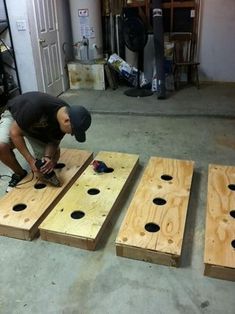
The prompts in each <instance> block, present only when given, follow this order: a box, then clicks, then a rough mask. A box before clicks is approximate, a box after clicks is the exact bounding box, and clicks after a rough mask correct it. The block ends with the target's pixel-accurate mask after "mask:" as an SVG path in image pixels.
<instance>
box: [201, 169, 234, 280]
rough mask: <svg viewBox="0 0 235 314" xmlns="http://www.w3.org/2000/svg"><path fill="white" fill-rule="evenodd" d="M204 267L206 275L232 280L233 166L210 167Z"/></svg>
mask: <svg viewBox="0 0 235 314" xmlns="http://www.w3.org/2000/svg"><path fill="white" fill-rule="evenodd" d="M204 263H205V275H207V276H212V277H216V278H222V279H223V278H224V279H228V278H229V277H231V278H233V280H235V167H232V166H221V165H213V164H211V165H209V173H208V188H207V210H206V229H205V252H204ZM226 272H228V274H229V275H226ZM231 280H232V279H231Z"/></svg>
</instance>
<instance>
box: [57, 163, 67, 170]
mask: <svg viewBox="0 0 235 314" xmlns="http://www.w3.org/2000/svg"><path fill="white" fill-rule="evenodd" d="M64 167H65V164H64V163H63V162H58V163H57V164H56V165H55V169H62V168H64Z"/></svg>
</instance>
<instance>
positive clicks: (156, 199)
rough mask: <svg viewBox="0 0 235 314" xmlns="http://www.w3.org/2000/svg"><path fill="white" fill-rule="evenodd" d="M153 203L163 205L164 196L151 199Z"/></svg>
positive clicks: (164, 201) (164, 202)
mask: <svg viewBox="0 0 235 314" xmlns="http://www.w3.org/2000/svg"><path fill="white" fill-rule="evenodd" d="M153 203H154V204H155V205H165V204H166V200H164V198H160V197H156V198H154V199H153Z"/></svg>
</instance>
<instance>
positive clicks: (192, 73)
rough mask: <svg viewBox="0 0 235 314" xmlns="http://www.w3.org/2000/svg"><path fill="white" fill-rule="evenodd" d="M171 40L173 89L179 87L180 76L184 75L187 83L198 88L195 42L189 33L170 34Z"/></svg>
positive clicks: (197, 63)
mask: <svg viewBox="0 0 235 314" xmlns="http://www.w3.org/2000/svg"><path fill="white" fill-rule="evenodd" d="M171 40H172V41H173V42H174V56H173V75H174V83H175V88H176V89H178V88H179V87H180V82H181V78H182V74H183V73H186V75H187V83H195V84H196V86H197V88H199V75H198V66H199V64H200V63H199V62H197V61H195V60H194V59H195V58H194V55H195V41H194V40H193V35H192V34H191V33H178V34H172V35H171Z"/></svg>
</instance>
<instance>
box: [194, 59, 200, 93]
mask: <svg viewBox="0 0 235 314" xmlns="http://www.w3.org/2000/svg"><path fill="white" fill-rule="evenodd" d="M195 76H196V84H197V89H199V88H200V84H199V74H198V66H197V64H196V65H195Z"/></svg>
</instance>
